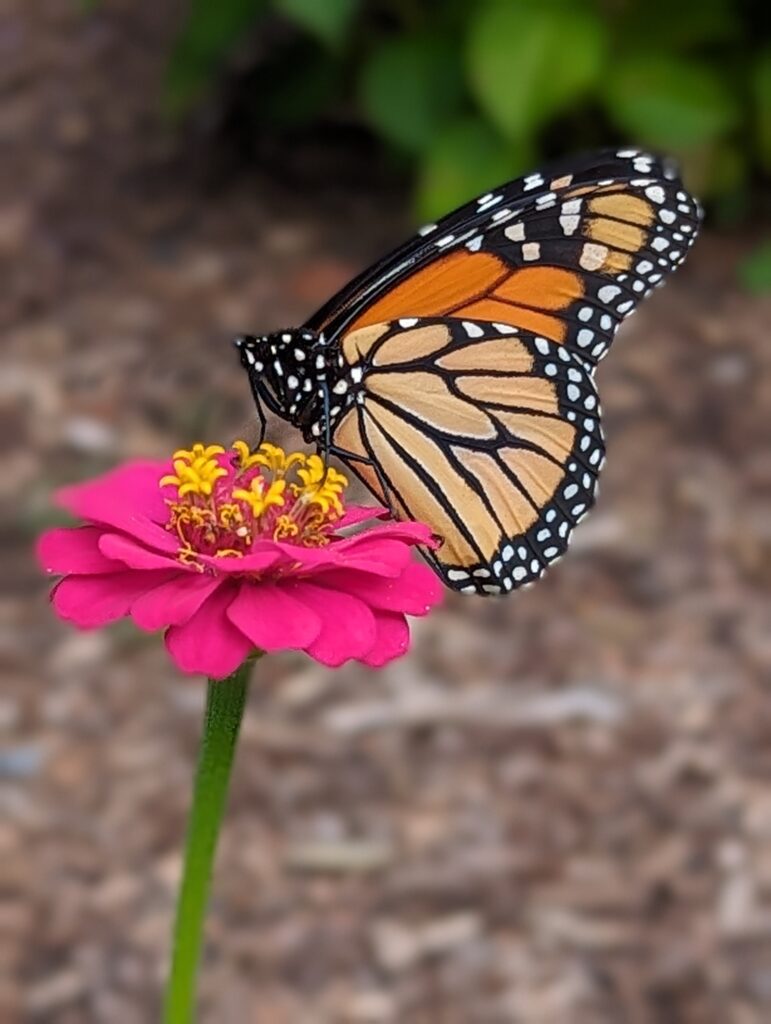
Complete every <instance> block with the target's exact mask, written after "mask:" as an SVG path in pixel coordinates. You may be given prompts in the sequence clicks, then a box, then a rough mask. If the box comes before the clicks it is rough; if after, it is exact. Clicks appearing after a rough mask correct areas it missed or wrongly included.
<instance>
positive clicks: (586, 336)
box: [576, 327, 594, 348]
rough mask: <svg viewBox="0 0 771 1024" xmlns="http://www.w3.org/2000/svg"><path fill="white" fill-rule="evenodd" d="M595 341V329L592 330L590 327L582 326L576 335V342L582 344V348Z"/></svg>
mask: <svg viewBox="0 0 771 1024" xmlns="http://www.w3.org/2000/svg"><path fill="white" fill-rule="evenodd" d="M593 341H594V331H590V330H589V328H588V327H582V328H581V330H580V331H579V332H578V334H577V335H576V342H577V344H579V345H580V346H581V348H585V347H586V346H587V345H591V343H592V342H593Z"/></svg>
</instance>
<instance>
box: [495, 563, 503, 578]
mask: <svg viewBox="0 0 771 1024" xmlns="http://www.w3.org/2000/svg"><path fill="white" fill-rule="evenodd" d="M502 569H503V562H502V561H501V560H500V559H498V560H497V561H495V562H493V572H494V573H495V575H496V576H500V575H501V570H502Z"/></svg>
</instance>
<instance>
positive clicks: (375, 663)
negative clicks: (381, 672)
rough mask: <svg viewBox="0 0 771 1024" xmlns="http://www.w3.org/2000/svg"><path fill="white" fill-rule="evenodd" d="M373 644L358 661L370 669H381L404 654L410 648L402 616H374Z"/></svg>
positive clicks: (386, 613)
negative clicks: (369, 666)
mask: <svg viewBox="0 0 771 1024" xmlns="http://www.w3.org/2000/svg"><path fill="white" fill-rule="evenodd" d="M375 626H376V630H377V633H376V636H375V642H374V643H373V644H372V647H370V649H369V651H367V653H366V654H365V655H364V657H363V658H361V659H360V660H361V661H363V662H364V664H365V665H371V666H372V668H381V667H382V666H383V665H385V664H387V663H388V662H389V661H393V659H394V658H400V657H401V656H402V655H403V654H406V653H407V651H408V650H409V647H410V629H409V626H408V625H407V620H406V619H405V618H404V616H403V615H397V614H395V613H393V612H381V613H379V614H378V615H376V616H375Z"/></svg>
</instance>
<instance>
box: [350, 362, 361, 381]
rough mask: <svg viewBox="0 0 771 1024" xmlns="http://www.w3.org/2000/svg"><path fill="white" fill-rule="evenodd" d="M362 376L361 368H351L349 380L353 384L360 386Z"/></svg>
mask: <svg viewBox="0 0 771 1024" xmlns="http://www.w3.org/2000/svg"><path fill="white" fill-rule="evenodd" d="M363 376H364V369H363V367H361V366H352V367H351V380H352V381H353V383H354V384H360V383H361V379H362V377H363Z"/></svg>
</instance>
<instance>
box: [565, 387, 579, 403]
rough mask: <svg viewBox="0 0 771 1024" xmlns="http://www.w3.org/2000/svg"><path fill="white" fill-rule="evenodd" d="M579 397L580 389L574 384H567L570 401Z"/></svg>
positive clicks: (575, 400)
mask: <svg viewBox="0 0 771 1024" xmlns="http://www.w3.org/2000/svg"><path fill="white" fill-rule="evenodd" d="M580 397H581V391H580V389H579V388H577V387H576V385H575V384H568V398H569V399H570V401H571V402H577V401H578V399H579V398H580Z"/></svg>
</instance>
